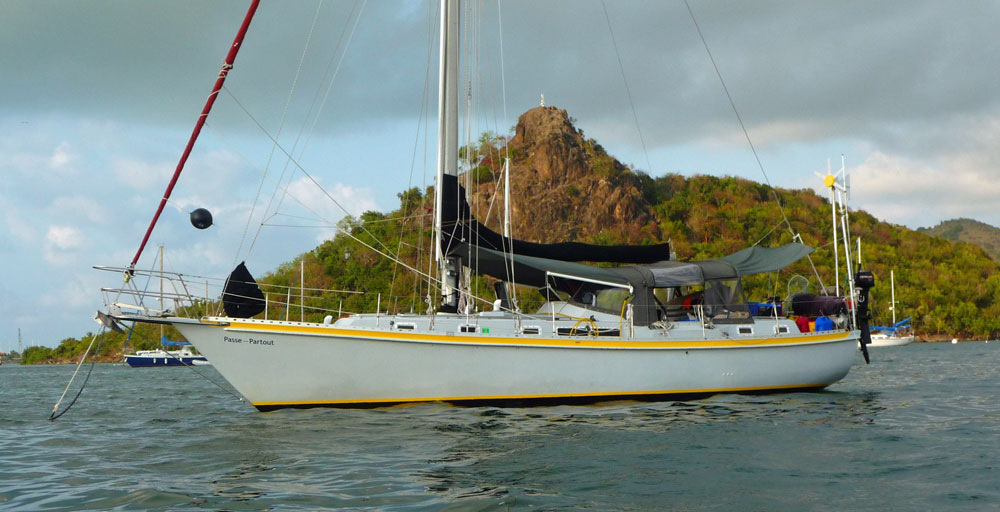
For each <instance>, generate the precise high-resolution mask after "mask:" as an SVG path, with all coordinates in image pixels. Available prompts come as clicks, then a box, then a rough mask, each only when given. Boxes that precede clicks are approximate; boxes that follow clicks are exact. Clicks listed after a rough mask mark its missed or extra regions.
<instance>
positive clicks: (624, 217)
mask: <svg viewBox="0 0 1000 512" xmlns="http://www.w3.org/2000/svg"><path fill="white" fill-rule="evenodd" d="M507 155H510V161H511V190H512V193H511V210H512V213H511V217H512V219H513V223H514V227H515V232H516V233H517V237H518V238H520V239H523V240H531V241H539V242H554V241H566V240H588V241H592V240H600V241H605V242H618V243H630V244H638V243H642V242H643V241H657V240H659V239H661V237H662V236H663V233H662V232H661V230H660V228H659V219H658V218H657V216H656V213H655V211H654V209H653V205H651V204H650V203H649V202H648V201H647V200H646V199H645V198H644V196H643V193H642V181H641V180H640V178H639V176H638V175H636V174H635V173H633V172H631V171H630V170H629V169H627V168H626V167H625V166H624V165H622V164H621V163H620V162H618V161H617V160H615V159H614V158H612V157H611V156H610V155H608V154H607V152H606V151H605V150H604V148H603V147H601V145H600V144H598V143H597V142H596V141H594V140H593V139H585V138H584V136H583V132H582V131H580V130H578V129H577V128H575V127H574V126H573V124H572V122H571V121H570V118H569V116H568V115H567V113H566V111H565V110H561V109H558V108H556V107H537V108H534V109H531V110H529V111H527V112H525V113H524V114H522V115H521V117H520V118H519V119H518V121H517V126H516V127H515V129H514V137H513V138H512V139H511V140H510V141H509V142H508V143H507V145H506V146H503V145H502V144H500V140H498V139H497V138H490V137H487V138H485V139H483V140H481V141H480V144H479V146H478V147H477V148H476V155H475V157H476V158H477V166H476V167H475V168H474V169H473V171H472V173H471V175H472V177H473V178H474V179H473V180H472V181H473V182H475V183H476V185H475V186H474V187H472V188H471V189H470V191H469V202H470V204H471V205H472V207H473V211H474V212H475V214H476V217H477V218H478V219H479V220H480V221H482V222H485V223H487V225H489V226H490V227H493V228H499V227H500V225H501V223H502V217H501V215H502V213H501V212H502V209H501V208H498V207H497V205H498V204H502V201H503V196H502V190H498V183H497V178H498V177H499V176H500V172H501V167H502V162H503V159H504V157H506V156H507ZM501 187H502V184H501ZM491 205H492V208H491Z"/></svg>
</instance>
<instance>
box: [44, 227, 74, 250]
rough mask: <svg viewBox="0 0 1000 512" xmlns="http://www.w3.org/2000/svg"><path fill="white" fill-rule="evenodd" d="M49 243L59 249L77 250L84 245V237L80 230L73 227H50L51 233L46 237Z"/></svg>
mask: <svg viewBox="0 0 1000 512" xmlns="http://www.w3.org/2000/svg"><path fill="white" fill-rule="evenodd" d="M45 238H46V239H48V241H49V243H50V244H52V245H53V246H54V247H56V248H57V249H63V250H66V249H76V248H77V247H80V245H81V244H82V243H83V235H82V234H81V233H80V230H78V229H76V228H74V227H72V226H49V232H48V234H46V235H45Z"/></svg>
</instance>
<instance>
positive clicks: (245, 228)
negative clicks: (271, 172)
mask: <svg viewBox="0 0 1000 512" xmlns="http://www.w3.org/2000/svg"><path fill="white" fill-rule="evenodd" d="M322 8H323V0H320V1H319V3H317V4H316V12H315V13H314V14H313V21H312V26H310V27H309V35H308V36H306V43H305V46H304V47H303V48H302V56H301V57H299V66H298V68H296V70H295V77H294V78H292V86H291V89H290V90H289V91H288V97H287V98H286V99H285V106H284V108H283V109H282V111H281V119H280V120H279V121H278V131H277V132H276V133H275V138H280V137H281V130H282V129H284V127H285V118H286V117H287V115H288V107H289V106H290V105H291V104H292V97H293V96H294V95H295V87H296V86H297V85H298V83H299V77H300V76H301V75H302V68H303V67H304V64H305V60H306V54H308V53H309V43H310V42H311V41H312V37H313V32H315V30H316V21H317V20H319V11H320V9H322ZM274 149H275V148H274V146H271V152H270V153H269V154H268V155H267V162H266V163H265V164H264V173H265V175H266V173H267V170H268V169H270V168H271V160H272V159H273V158H274ZM285 168H286V169H287V168H288V166H287V164H286V166H285ZM282 176H284V171H282ZM278 181H279V183H280V182H281V180H280V179H279V180H278ZM263 188H264V180H263V179H261V181H260V185H258V186H257V195H256V196H255V197H254V199H253V203H251V205H250V214H249V215H247V222H246V225H244V226H243V235H242V236H241V237H240V245H239V246H238V247H237V249H236V254H235V255H234V256H233V266H234V267H235V266H236V262H237V261H239V259H240V252H241V251H242V250H243V242H245V241H246V237H247V231H248V230H249V229H250V221H251V220H252V219H253V214H254V210H256V208H257V200H258V199H260V193H261V190H263ZM272 198H273V196H272ZM268 208H270V203H268ZM266 213H267V210H265V214H266ZM251 248H252V245H251ZM247 252H248V253H249V250H247Z"/></svg>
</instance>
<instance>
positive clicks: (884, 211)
mask: <svg viewBox="0 0 1000 512" xmlns="http://www.w3.org/2000/svg"><path fill="white" fill-rule="evenodd" d="M986 161H989V158H988V157H987V156H986V155H984V154H982V153H977V154H968V153H959V154H953V155H947V156H943V157H941V158H939V159H937V160H930V161H928V160H918V159H913V158H908V157H906V156H903V155H890V154H886V153H882V152H875V153H873V154H872V155H870V156H869V157H868V158H867V159H866V160H865V161H864V162H862V163H861V164H860V165H858V166H857V167H856V168H854V169H852V171H851V174H852V178H851V179H852V180H853V183H852V191H851V192H852V199H851V201H852V203H853V205H854V206H856V207H858V208H861V209H864V210H866V211H868V212H869V213H871V214H873V215H875V216H876V217H878V218H880V219H887V220H890V221H892V222H895V223H900V224H905V225H907V226H910V227H921V226H932V225H935V224H937V223H938V222H940V221H941V220H943V219H951V218H957V217H968V218H974V219H977V220H981V221H983V222H987V223H989V224H993V225H1000V216H998V215H997V212H995V211H994V210H993V209H991V208H988V207H987V206H988V205H990V204H992V203H993V202H994V201H995V199H996V198H997V197H1000V180H998V179H997V178H998V176H997V175H996V174H997V171H998V168H997V167H996V166H993V167H989V166H985V167H984V162H986Z"/></svg>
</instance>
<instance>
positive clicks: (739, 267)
mask: <svg viewBox="0 0 1000 512" xmlns="http://www.w3.org/2000/svg"><path fill="white" fill-rule="evenodd" d="M814 250H815V249H813V248H812V247H809V246H808V245H805V244H799V243H790V244H785V245H782V246H781V247H756V246H755V247H747V248H746V249H743V250H741V251H737V252H734V253H732V254H730V255H729V256H724V257H722V258H719V260H721V261H725V262H727V263H730V264H731V265H732V266H733V267H735V268H736V271H737V272H739V273H740V275H741V276H749V275H752V274H762V273H764V272H777V271H779V270H781V269H783V268H785V267H787V266H789V265H791V264H792V263H795V262H796V261H799V260H801V259H802V258H805V257H806V255H808V254H810V253H812V252H813V251H814Z"/></svg>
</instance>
